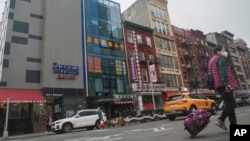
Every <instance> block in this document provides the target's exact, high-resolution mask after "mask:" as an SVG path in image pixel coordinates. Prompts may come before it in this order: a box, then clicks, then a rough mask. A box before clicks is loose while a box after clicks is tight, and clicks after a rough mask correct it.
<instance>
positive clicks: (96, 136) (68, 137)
mask: <svg viewBox="0 0 250 141" xmlns="http://www.w3.org/2000/svg"><path fill="white" fill-rule="evenodd" d="M220 113H221V111H219V112H218V113H217V115H214V116H212V117H211V122H210V124H209V125H208V126H207V128H205V129H204V130H203V131H202V132H200V133H199V134H198V135H197V136H196V137H194V138H190V135H189V134H188V132H187V131H185V130H184V126H183V119H184V117H180V118H177V120H175V121H169V120H168V119H165V120H160V121H154V122H148V123H142V124H135V125H128V126H122V127H115V128H106V129H101V130H84V129H82V130H75V131H73V132H72V133H68V134H54V133H49V134H47V135H43V136H32V137H22V138H10V139H9V140H14V141H46V140H50V141H51V140H53V141H141V140H143V141H166V140H168V141H182V140H183V141H184V140H185V141H188V140H195V141H229V130H222V129H220V128H218V127H217V126H215V125H214V121H215V120H216V118H217V117H218V116H219V115H220ZM236 114H237V118H238V124H250V123H249V119H250V106H245V107H239V108H236ZM226 125H227V127H228V126H229V125H228V119H227V120H226Z"/></svg>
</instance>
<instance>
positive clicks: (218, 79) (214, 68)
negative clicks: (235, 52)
mask: <svg viewBox="0 0 250 141" xmlns="http://www.w3.org/2000/svg"><path fill="white" fill-rule="evenodd" d="M219 59H224V57H223V56H222V55H221V54H215V55H214V56H213V57H212V58H211V59H210V60H209V62H208V69H209V70H210V71H211V72H212V74H213V77H214V88H215V89H216V88H219V87H223V86H224V85H225V84H230V85H231V86H232V87H233V88H234V89H239V84H238V81H237V80H236V78H235V76H234V74H233V72H232V68H231V66H230V64H228V63H225V64H226V69H225V71H226V72H222V73H224V74H225V77H226V78H227V82H225V80H224V82H223V81H222V76H221V75H222V74H221V73H220V72H219V69H222V68H221V67H223V66H220V67H219V65H218V60H219Z"/></svg>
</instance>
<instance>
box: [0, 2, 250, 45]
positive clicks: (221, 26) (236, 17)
mask: <svg viewBox="0 0 250 141" xmlns="http://www.w3.org/2000/svg"><path fill="white" fill-rule="evenodd" d="M113 1H115V2H118V3H120V6H121V12H123V11H124V10H126V9H127V8H128V7H129V6H131V5H132V4H133V3H134V2H135V1H136V0H113ZM4 2H5V0H0V11H1V13H2V12H3V7H4ZM168 10H169V15H170V20H171V23H172V24H173V25H175V26H177V27H180V28H184V29H194V30H195V29H197V30H200V31H203V33H204V34H207V33H210V32H219V33H220V32H221V31H224V30H228V31H229V32H231V33H233V34H234V39H236V38H242V39H243V40H244V41H245V42H246V43H247V44H248V47H250V16H249V13H250V0H168ZM1 16H2V15H1Z"/></svg>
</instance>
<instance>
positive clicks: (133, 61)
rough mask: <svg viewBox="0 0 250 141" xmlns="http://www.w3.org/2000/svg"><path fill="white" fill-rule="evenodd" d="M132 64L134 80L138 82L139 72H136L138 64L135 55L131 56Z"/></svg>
mask: <svg viewBox="0 0 250 141" xmlns="http://www.w3.org/2000/svg"><path fill="white" fill-rule="evenodd" d="M130 64H131V75H132V80H137V70H136V63H135V57H134V55H131V56H130Z"/></svg>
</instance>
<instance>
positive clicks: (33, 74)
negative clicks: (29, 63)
mask: <svg viewBox="0 0 250 141" xmlns="http://www.w3.org/2000/svg"><path fill="white" fill-rule="evenodd" d="M40 77H41V72H40V71H36V70H26V77H25V82H26V83H40V82H41V81H40ZM0 86H7V82H3V81H2V82H0Z"/></svg>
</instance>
